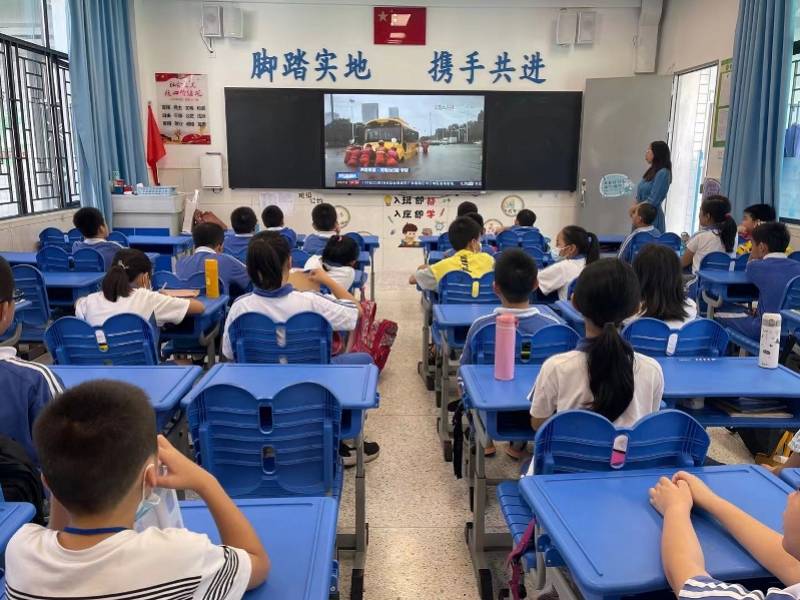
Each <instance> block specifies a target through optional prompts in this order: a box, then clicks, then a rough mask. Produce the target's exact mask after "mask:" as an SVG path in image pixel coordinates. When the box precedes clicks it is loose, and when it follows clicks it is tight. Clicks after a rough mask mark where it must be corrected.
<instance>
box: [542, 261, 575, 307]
mask: <svg viewBox="0 0 800 600" xmlns="http://www.w3.org/2000/svg"><path fill="white" fill-rule="evenodd" d="M585 266H586V259H585V258H565V259H564V260H560V261H558V262H557V263H555V264H552V265H550V266H549V267H545V268H544V269H542V270H541V271H539V277H538V279H539V289H540V290H542V293H543V294H549V293H550V292H554V291H556V290H558V299H559V300H567V299H568V296H569V284H570V283H572V280H573V279H575V278H576V277H577V276H578V275H580V274H581V271H583V268H584V267H585Z"/></svg>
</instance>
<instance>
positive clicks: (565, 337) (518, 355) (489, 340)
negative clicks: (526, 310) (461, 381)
mask: <svg viewBox="0 0 800 600" xmlns="http://www.w3.org/2000/svg"><path fill="white" fill-rule="evenodd" d="M495 334H496V329H495V324H494V323H491V324H489V325H486V326H485V327H482V328H481V329H480V330H479V331H478V332H477V333H476V334H475V335H474V336H473V337H472V339H471V340H470V350H471V354H472V357H473V363H474V364H476V365H490V364H494V355H495ZM578 340H580V336H579V335H578V333H577V332H576V331H575V330H574V329H572V328H571V327H568V326H566V325H562V324H560V323H556V324H553V325H546V326H544V327H542V328H541V329H539V330H538V331H536V332H535V333H533V334H530V333H526V332H525V331H523V330H521V329H520V328H519V326H518V327H517V335H516V345H515V348H514V358H515V360H514V362H516V363H517V364H526V365H540V364H542V363H543V362H544V361H545V360H547V359H548V358H550V357H551V356H553V355H554V354H560V353H561V352H568V351H569V350H574V349H575V347H576V346H577V345H578Z"/></svg>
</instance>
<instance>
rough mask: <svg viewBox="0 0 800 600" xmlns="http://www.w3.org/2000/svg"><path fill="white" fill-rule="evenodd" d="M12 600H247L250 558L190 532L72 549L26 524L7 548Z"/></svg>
mask: <svg viewBox="0 0 800 600" xmlns="http://www.w3.org/2000/svg"><path fill="white" fill-rule="evenodd" d="M5 559H6V596H7V597H8V599H9V600H44V599H47V600H50V599H54V600H55V599H67V598H70V599H73V598H104V599H105V600H156V599H158V600H229V599H238V598H241V597H242V596H243V595H244V592H245V590H246V589H247V585H248V583H249V581H250V571H251V563H250V556H249V555H248V554H247V553H246V552H245V551H244V550H239V549H237V548H231V547H229V546H217V545H215V544H212V543H211V540H209V539H208V536H206V535H205V534H201V533H193V532H191V531H187V530H185V529H158V528H156V527H150V528H148V529H145V530H144V531H142V532H141V533H137V532H136V531H133V530H131V529H127V530H125V531H122V532H120V533H116V534H114V535H112V536H110V537H108V538H106V539H104V540H102V541H101V542H99V543H97V544H95V545H94V546H92V547H90V548H86V549H84V550H68V549H66V548H64V547H63V546H62V545H61V544H60V543H59V541H58V532H57V531H55V530H52V529H46V528H44V527H42V526H40V525H34V524H28V525H23V526H22V528H21V529H20V530H19V531H17V533H16V534H14V537H13V538H11V541H10V542H9V543H8V548H7V549H6V554H5Z"/></svg>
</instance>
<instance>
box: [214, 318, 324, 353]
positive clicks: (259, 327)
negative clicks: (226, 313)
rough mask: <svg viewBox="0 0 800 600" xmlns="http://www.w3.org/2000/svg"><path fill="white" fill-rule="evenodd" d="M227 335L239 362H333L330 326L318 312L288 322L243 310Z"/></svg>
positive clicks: (229, 327) (229, 328)
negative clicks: (278, 321)
mask: <svg viewBox="0 0 800 600" xmlns="http://www.w3.org/2000/svg"><path fill="white" fill-rule="evenodd" d="M228 336H229V337H230V343H231V348H232V350H233V357H234V360H235V361H236V362H237V363H262V364H263V363H268V364H323V365H326V364H329V363H330V362H331V339H332V336H333V333H332V331H331V325H330V323H328V321H326V320H325V318H324V317H322V316H321V315H319V314H317V313H312V312H303V313H299V314H296V315H295V316H293V317H291V318H290V319H289V320H288V321H286V323H276V322H274V321H273V320H272V319H270V318H269V317H267V316H266V315H264V314H261V313H256V312H248V313H244V314H243V315H240V316H238V317H236V319H234V320H233V322H232V323H230V325H229V326H228Z"/></svg>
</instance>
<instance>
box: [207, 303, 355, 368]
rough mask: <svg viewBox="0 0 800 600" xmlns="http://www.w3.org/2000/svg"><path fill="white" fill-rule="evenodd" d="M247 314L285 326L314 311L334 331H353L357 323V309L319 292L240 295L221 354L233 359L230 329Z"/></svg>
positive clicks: (233, 306)
mask: <svg viewBox="0 0 800 600" xmlns="http://www.w3.org/2000/svg"><path fill="white" fill-rule="evenodd" d="M248 312H256V313H261V314H262V315H266V316H267V317H269V318H270V319H272V320H273V321H274V322H276V323H285V322H286V321H288V320H289V319H290V318H292V317H293V316H295V315H296V314H299V313H301V312H313V313H317V314H319V315H321V316H322V317H324V318H325V319H326V320H327V321H328V322H329V323H330V324H331V328H332V329H333V330H334V331H352V330H353V329H355V328H356V322H357V321H358V307H356V305H355V304H353V303H352V302H348V301H346V300H335V299H333V298H330V297H328V296H324V295H322V294H319V293H317V292H298V291H297V290H292V291H290V292H288V293H285V294H283V295H280V296H275V297H265V296H260V295H258V294H256V293H251V294H245V295H244V296H240V297H239V298H237V300H236V301H235V302H234V303H233V305H232V306H231V309H230V312H229V313H228V318H227V319H226V320H225V333H224V334H223V336H222V354H223V355H224V356H225V357H226V358H228V359H231V360H232V359H233V348H232V347H231V339H230V336H229V332H228V329H229V327H230V324H231V323H233V321H234V320H236V317H238V316H239V315H243V314H244V313H248Z"/></svg>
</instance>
